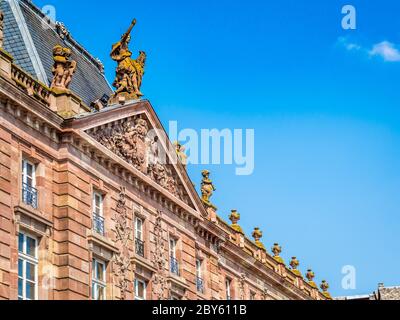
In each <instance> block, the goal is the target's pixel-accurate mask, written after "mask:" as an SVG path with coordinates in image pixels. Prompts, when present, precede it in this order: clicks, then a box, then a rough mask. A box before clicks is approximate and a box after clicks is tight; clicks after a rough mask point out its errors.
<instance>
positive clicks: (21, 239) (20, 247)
mask: <svg viewBox="0 0 400 320" xmlns="http://www.w3.org/2000/svg"><path fill="white" fill-rule="evenodd" d="M18 251H19V252H22V253H23V252H24V235H23V234H22V233H20V234H19V235H18Z"/></svg>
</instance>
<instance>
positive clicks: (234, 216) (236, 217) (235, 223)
mask: <svg viewBox="0 0 400 320" xmlns="http://www.w3.org/2000/svg"><path fill="white" fill-rule="evenodd" d="M229 220H231V221H232V224H231V228H232V229H233V230H235V231H236V232H238V233H241V234H243V235H244V232H243V229H242V227H241V226H239V224H238V222H239V220H240V213H239V212H238V211H237V210H234V209H233V210H231V214H230V215H229Z"/></svg>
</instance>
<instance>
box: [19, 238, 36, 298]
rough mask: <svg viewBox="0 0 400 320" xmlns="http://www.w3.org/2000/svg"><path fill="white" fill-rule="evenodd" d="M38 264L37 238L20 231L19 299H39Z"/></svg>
mask: <svg viewBox="0 0 400 320" xmlns="http://www.w3.org/2000/svg"><path fill="white" fill-rule="evenodd" d="M38 264H39V261H38V249H37V239H35V238H33V237H31V236H29V235H26V234H24V233H20V234H19V235H18V299H19V300H37V283H38V279H37V278H38V275H37V268H38Z"/></svg>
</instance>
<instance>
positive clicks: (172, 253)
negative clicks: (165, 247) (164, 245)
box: [169, 239, 176, 259]
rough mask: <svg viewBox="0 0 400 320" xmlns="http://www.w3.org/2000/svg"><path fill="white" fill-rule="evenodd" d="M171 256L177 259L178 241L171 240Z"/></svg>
mask: <svg viewBox="0 0 400 320" xmlns="http://www.w3.org/2000/svg"><path fill="white" fill-rule="evenodd" d="M169 255H170V257H171V258H175V259H176V240H175V239H170V240H169Z"/></svg>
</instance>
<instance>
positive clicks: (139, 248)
mask: <svg viewBox="0 0 400 320" xmlns="http://www.w3.org/2000/svg"><path fill="white" fill-rule="evenodd" d="M135 251H136V254H137V255H139V256H141V257H143V258H144V241H142V240H140V239H137V238H136V239H135Z"/></svg>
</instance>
